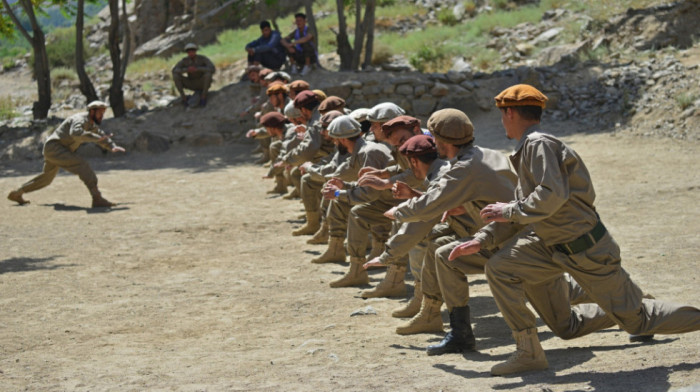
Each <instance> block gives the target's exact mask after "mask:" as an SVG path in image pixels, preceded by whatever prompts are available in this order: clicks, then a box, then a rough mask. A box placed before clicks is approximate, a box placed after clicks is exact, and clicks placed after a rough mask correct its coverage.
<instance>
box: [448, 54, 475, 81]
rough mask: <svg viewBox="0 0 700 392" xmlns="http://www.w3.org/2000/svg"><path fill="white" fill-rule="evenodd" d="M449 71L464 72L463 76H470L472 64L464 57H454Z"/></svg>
mask: <svg viewBox="0 0 700 392" xmlns="http://www.w3.org/2000/svg"><path fill="white" fill-rule="evenodd" d="M450 71H455V72H459V73H462V74H464V76H465V78H471V74H472V65H471V64H470V63H469V62H468V61H467V60H465V59H464V57H456V58H455V60H454V62H453V63H452V68H450Z"/></svg>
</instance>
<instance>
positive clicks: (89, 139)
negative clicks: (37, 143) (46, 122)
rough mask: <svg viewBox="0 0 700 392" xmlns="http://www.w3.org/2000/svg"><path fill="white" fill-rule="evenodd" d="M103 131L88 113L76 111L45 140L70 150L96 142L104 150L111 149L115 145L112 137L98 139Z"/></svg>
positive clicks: (73, 150) (102, 134)
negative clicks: (55, 142) (57, 143)
mask: <svg viewBox="0 0 700 392" xmlns="http://www.w3.org/2000/svg"><path fill="white" fill-rule="evenodd" d="M103 136H105V133H104V132H103V131H102V130H101V129H100V128H99V127H98V126H97V124H95V123H94V122H93V121H92V120H91V119H90V118H89V113H78V114H74V115H72V116H70V117H68V118H67V119H66V120H65V121H63V122H62V123H61V125H59V126H58V128H56V129H55V130H54V131H53V132H52V133H51V135H49V137H48V138H47V139H46V142H47V143H48V142H50V141H53V140H56V141H58V142H59V143H61V145H63V146H65V147H67V148H68V149H69V150H71V151H72V152H75V150H77V149H78V147H80V145H81V144H83V143H96V144H97V145H98V146H100V147H101V148H103V149H105V150H111V149H112V148H114V147H117V145H116V144H115V143H114V142H113V141H112V139H109V138H108V139H105V140H103V141H100V138H102V137H103Z"/></svg>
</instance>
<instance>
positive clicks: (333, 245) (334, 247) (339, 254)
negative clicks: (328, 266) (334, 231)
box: [311, 237, 345, 264]
mask: <svg viewBox="0 0 700 392" xmlns="http://www.w3.org/2000/svg"><path fill="white" fill-rule="evenodd" d="M344 242H345V237H330V240H329V241H328V249H326V251H325V252H324V253H323V254H322V255H321V256H319V257H317V258H315V259H313V260H311V262H312V263H314V264H323V263H344V262H345V244H344Z"/></svg>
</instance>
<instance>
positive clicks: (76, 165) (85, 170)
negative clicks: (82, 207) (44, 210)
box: [19, 140, 97, 193]
mask: <svg viewBox="0 0 700 392" xmlns="http://www.w3.org/2000/svg"><path fill="white" fill-rule="evenodd" d="M58 169H64V170H66V171H68V172H71V173H73V174H77V175H78V177H80V179H81V180H82V181H83V183H85V186H87V187H88V189H90V188H95V187H97V175H95V172H94V171H92V169H91V168H90V165H88V163H87V161H86V160H85V159H83V158H82V157H80V156H78V155H77V154H76V153H74V152H71V150H69V149H68V147H66V146H64V145H62V144H61V143H59V142H58V141H57V140H49V141H48V142H46V144H44V169H43V171H42V173H41V174H39V175H38V176H36V177H34V178H32V179H31V180H29V181H27V182H26V183H24V184H23V185H22V187H21V188H20V189H19V190H20V191H21V192H23V193H28V192H33V191H36V190H38V189H41V188H44V187H46V186H48V185H49V184H51V182H52V181H53V179H54V178H55V177H56V174H58Z"/></svg>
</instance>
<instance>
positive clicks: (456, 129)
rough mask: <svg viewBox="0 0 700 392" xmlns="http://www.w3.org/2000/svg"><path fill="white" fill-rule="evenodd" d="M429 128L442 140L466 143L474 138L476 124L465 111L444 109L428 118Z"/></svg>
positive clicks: (454, 143) (449, 142)
mask: <svg viewBox="0 0 700 392" xmlns="http://www.w3.org/2000/svg"><path fill="white" fill-rule="evenodd" d="M428 130H429V131H430V133H432V134H433V135H434V136H435V138H436V139H438V140H440V141H441V142H444V143H447V144H453V145H460V144H466V143H469V142H470V141H472V140H474V126H473V125H472V121H471V120H470V119H469V117H467V115H466V114H464V112H462V111H460V110H457V109H442V110H438V111H437V112H435V113H433V114H432V115H431V116H430V118H429V119H428Z"/></svg>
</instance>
